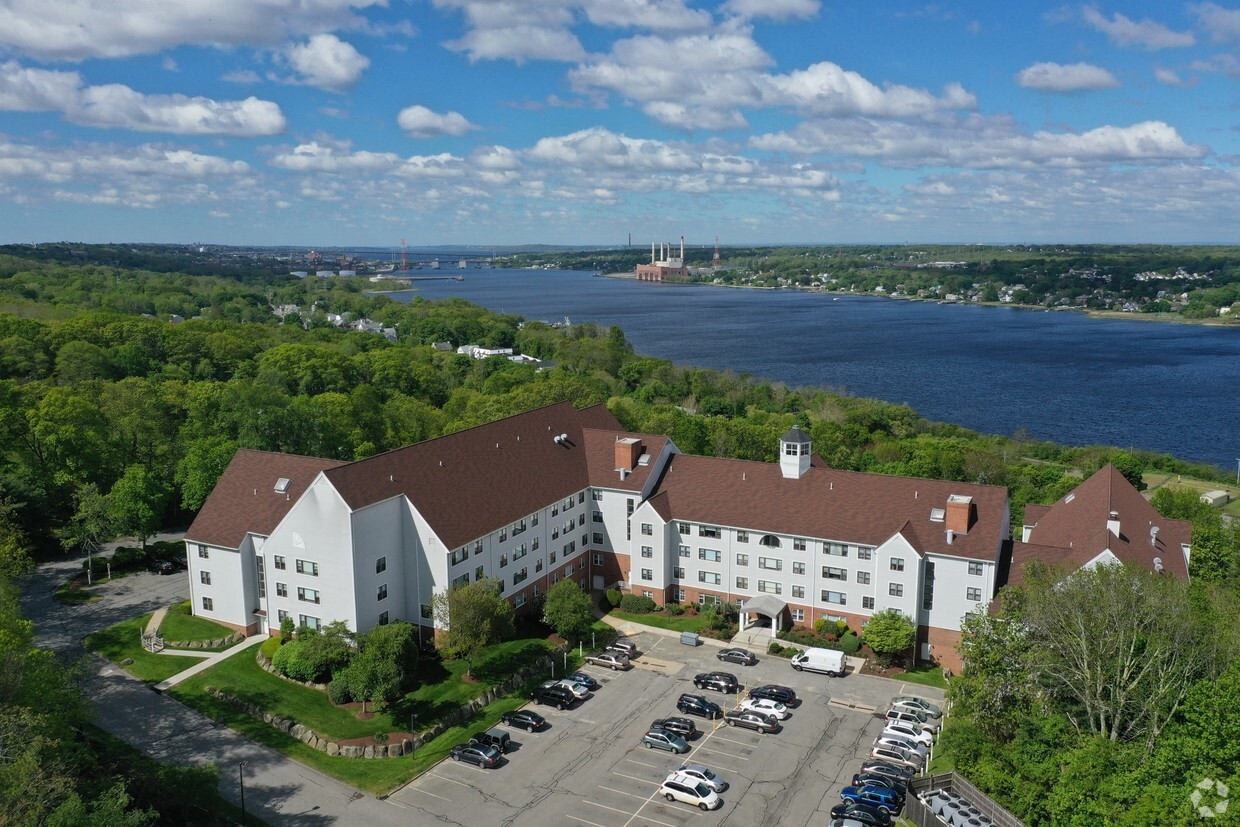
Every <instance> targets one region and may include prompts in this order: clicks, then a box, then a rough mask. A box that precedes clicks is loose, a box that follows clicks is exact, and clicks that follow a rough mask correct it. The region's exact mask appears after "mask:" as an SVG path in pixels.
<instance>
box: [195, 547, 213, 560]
mask: <svg viewBox="0 0 1240 827" xmlns="http://www.w3.org/2000/svg"><path fill="white" fill-rule="evenodd" d="M198 556H199V557H201V558H202V559H204V560H206V559H207V558H208V557H210V556H211V552H209V551H207V547H206V546H204V545H201V544H199V546H198Z"/></svg>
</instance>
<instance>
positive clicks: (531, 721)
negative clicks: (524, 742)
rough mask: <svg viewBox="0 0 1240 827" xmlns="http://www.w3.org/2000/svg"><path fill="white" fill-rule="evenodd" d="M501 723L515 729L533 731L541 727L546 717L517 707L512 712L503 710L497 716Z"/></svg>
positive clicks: (544, 724) (544, 723) (545, 721)
mask: <svg viewBox="0 0 1240 827" xmlns="http://www.w3.org/2000/svg"><path fill="white" fill-rule="evenodd" d="M499 721H500V723H501V724H504V725H506V726H510V727H516V728H517V729H523V730H525V731H526V732H534V731H535V730H539V729H542V728H543V727H544V726H546V724H547V719H546V718H544V717H543V716H541V715H539V714H538V713H537V712H533V711H531V710H529V709H518V710H515V711H513V712H505V713H504V714H503V715H501V716H499Z"/></svg>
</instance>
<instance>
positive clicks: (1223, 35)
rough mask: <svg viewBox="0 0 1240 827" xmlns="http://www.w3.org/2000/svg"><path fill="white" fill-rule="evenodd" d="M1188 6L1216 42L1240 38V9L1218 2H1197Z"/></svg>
mask: <svg viewBox="0 0 1240 827" xmlns="http://www.w3.org/2000/svg"><path fill="white" fill-rule="evenodd" d="M1188 8H1189V11H1191V12H1192V13H1193V14H1194V15H1195V16H1196V17H1197V24H1198V25H1199V26H1201V28H1202V29H1204V30H1206V31H1207V32H1209V34H1210V39H1211V40H1213V41H1214V42H1215V43H1222V42H1224V41H1228V40H1240V9H1225V8H1223V7H1222V6H1219V5H1217V4H1216V3H1197V4H1194V5H1191V6H1189V7H1188Z"/></svg>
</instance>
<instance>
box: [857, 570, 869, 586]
mask: <svg viewBox="0 0 1240 827" xmlns="http://www.w3.org/2000/svg"><path fill="white" fill-rule="evenodd" d="M857 582H858V583H860V584H861V585H863V586H868V585H869V584H870V573H869V572H868V571H859V572H857Z"/></svg>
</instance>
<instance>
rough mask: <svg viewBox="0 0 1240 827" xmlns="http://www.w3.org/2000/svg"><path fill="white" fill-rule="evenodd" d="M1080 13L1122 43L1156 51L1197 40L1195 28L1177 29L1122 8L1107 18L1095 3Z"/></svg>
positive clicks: (1091, 23)
mask: <svg viewBox="0 0 1240 827" xmlns="http://www.w3.org/2000/svg"><path fill="white" fill-rule="evenodd" d="M1081 14H1082V15H1083V16H1084V18H1085V22H1086V23H1088V24H1089V25H1090V26H1092V27H1093V28H1094V29H1096V30H1097V31H1100V32H1102V33H1103V34H1105V35H1106V36H1107V37H1108V38H1109V39H1110V40H1111V42H1113V43H1116V44H1118V45H1120V46H1139V47H1141V48H1143V49H1149V50H1151V51H1155V50H1158V49H1176V48H1182V47H1185V46H1192V45H1193V44H1194V43H1196V42H1197V40H1196V38H1194V37H1193V34H1192V32H1177V31H1175V30H1173V29H1170V28H1168V27H1166V26H1164V25H1163V24H1162V23H1158V22H1157V21H1154V20H1150V19H1148V18H1146V19H1145V20H1133V19H1131V18H1129V17H1126V16H1124V15H1122V14H1120V13H1119V12H1116V13H1115V14H1113V15H1111V17H1110V18H1108V17H1106V16H1105V15H1103V14H1102V12H1100V11H1098V10H1097V9H1095V8H1093V7H1092V6H1087V7H1085V8H1084V9H1082V10H1081Z"/></svg>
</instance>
